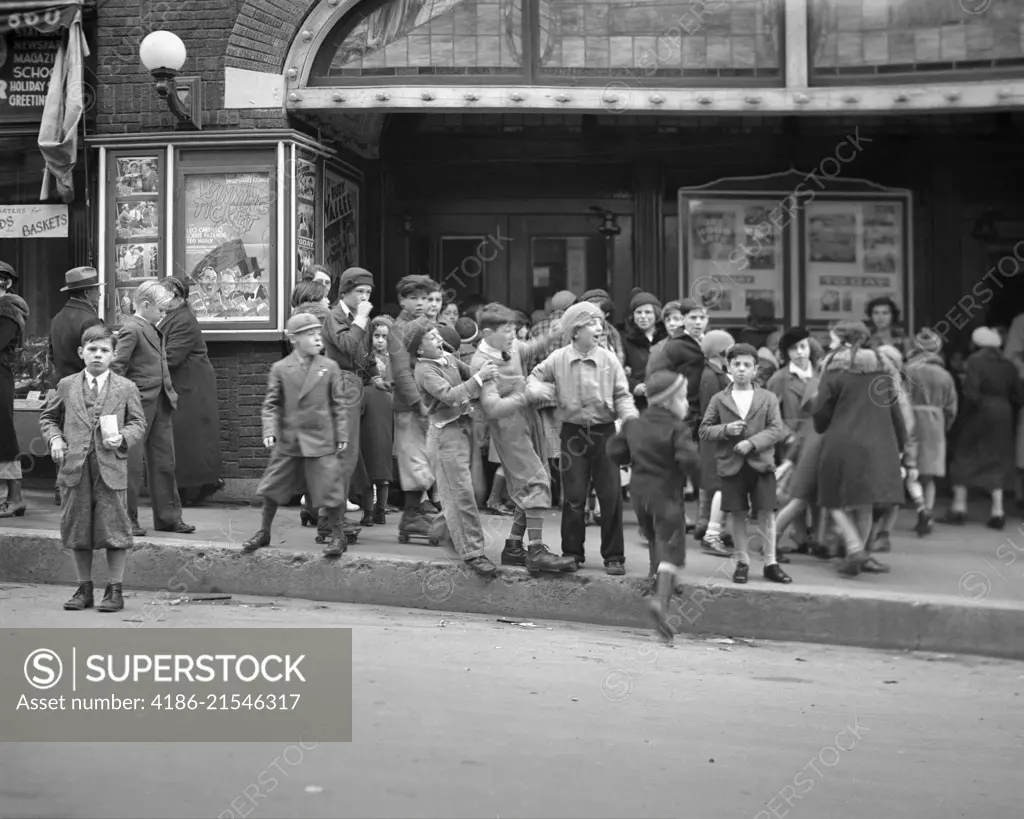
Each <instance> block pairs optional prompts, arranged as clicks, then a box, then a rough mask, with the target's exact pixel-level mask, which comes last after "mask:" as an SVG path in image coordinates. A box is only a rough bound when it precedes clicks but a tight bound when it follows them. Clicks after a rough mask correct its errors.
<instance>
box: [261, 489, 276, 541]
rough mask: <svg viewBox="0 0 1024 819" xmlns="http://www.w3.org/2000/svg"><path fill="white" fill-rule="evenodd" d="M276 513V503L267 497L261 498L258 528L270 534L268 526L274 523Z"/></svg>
mask: <svg viewBox="0 0 1024 819" xmlns="http://www.w3.org/2000/svg"><path fill="white" fill-rule="evenodd" d="M276 514H277V504H276V503H275V502H274V501H272V500H270V499H269V498H264V499H263V511H262V513H261V519H260V529H262V530H263V531H264V532H266V533H267V534H268V535H269V534H270V527H271V526H272V525H273V524H274V515H276Z"/></svg>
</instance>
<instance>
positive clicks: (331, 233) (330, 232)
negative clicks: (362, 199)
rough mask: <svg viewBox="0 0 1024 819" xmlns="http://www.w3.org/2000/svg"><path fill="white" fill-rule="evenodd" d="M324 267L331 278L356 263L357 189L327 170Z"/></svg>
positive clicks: (325, 180) (357, 247)
mask: <svg viewBox="0 0 1024 819" xmlns="http://www.w3.org/2000/svg"><path fill="white" fill-rule="evenodd" d="M324 264H326V265H327V266H328V267H329V268H331V271H332V272H333V273H334V276H335V278H337V277H338V276H340V275H341V274H342V272H343V271H344V270H345V268H347V267H355V266H357V265H358V264H359V187H358V186H357V185H356V184H355V183H354V182H353V181H352V180H350V179H347V178H346V177H344V176H341V175H340V174H336V173H332V172H331V171H330V170H328V171H326V173H325V174H324Z"/></svg>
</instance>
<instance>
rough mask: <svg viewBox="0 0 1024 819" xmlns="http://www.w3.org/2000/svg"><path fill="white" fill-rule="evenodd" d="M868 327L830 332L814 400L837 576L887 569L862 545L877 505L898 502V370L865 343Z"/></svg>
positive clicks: (848, 325) (822, 492)
mask: <svg viewBox="0 0 1024 819" xmlns="http://www.w3.org/2000/svg"><path fill="white" fill-rule="evenodd" d="M869 336H870V332H869V330H868V328H867V327H866V326H865V325H864V324H863V323H862V322H859V321H841V322H839V324H837V325H836V327H835V329H834V330H833V331H832V343H833V347H834V349H833V350H832V352H831V353H829V354H828V356H826V358H825V361H824V363H823V371H824V372H823V374H822V377H821V383H820V384H819V386H818V395H817V397H816V398H815V400H814V408H813V410H812V415H813V418H814V428H815V430H816V431H817V432H818V434H819V435H821V436H822V437H821V454H820V456H819V458H818V505H819V506H820V507H822V508H823V509H828V510H830V511H831V513H832V517H833V519H834V520H835V522H836V525H837V526H838V528H839V530H840V532H841V533H842V536H843V540H844V541H845V543H846V561H845V563H844V564H843V565H842V567H841V568H840V573H841V574H844V575H847V576H849V577H855V576H856V575H858V574H860V573H861V572H862V571H869V572H876V573H881V572H887V571H888V567H886V566H884V565H883V564H881V563H879V562H878V561H877V560H876V559H875V558H873V557H871V555H870V553H869V552H868V550H867V544H868V539H869V537H870V535H871V527H872V523H873V517H874V507H875V506H888V505H891V504H899V503H902V502H903V497H904V493H903V477H902V475H901V473H900V460H901V455H902V453H903V451H904V447H905V446H906V443H907V430H906V425H905V423H904V420H903V413H902V412H901V410H900V406H899V390H900V384H899V373H898V372H897V370H896V368H895V367H893V365H892V364H891V363H890V362H889V361H888V360H887V359H886V358H885V357H884V356H882V355H880V354H879V353H878V352H877V351H876V350H872V349H870V348H868V347H866V345H867V343H868V337H869Z"/></svg>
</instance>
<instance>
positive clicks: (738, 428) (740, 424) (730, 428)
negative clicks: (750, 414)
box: [725, 421, 747, 438]
mask: <svg viewBox="0 0 1024 819" xmlns="http://www.w3.org/2000/svg"><path fill="white" fill-rule="evenodd" d="M746 428H747V422H746V421H733V422H732V423H731V424H726V425H725V434H726V435H730V436H732V437H734V438H735V437H736V436H737V435H742V434H743V430H745V429H746Z"/></svg>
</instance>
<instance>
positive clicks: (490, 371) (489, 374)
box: [480, 361, 498, 381]
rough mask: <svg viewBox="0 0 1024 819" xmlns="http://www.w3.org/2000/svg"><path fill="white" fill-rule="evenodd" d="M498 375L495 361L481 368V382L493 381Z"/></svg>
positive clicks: (486, 363) (487, 362) (486, 362)
mask: <svg viewBox="0 0 1024 819" xmlns="http://www.w3.org/2000/svg"><path fill="white" fill-rule="evenodd" d="M497 374H498V365H497V364H495V363H494V362H493V361H485V362H484V365H483V366H482V367H481V368H480V380H481V381H493V380H494V376H496V375H497Z"/></svg>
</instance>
